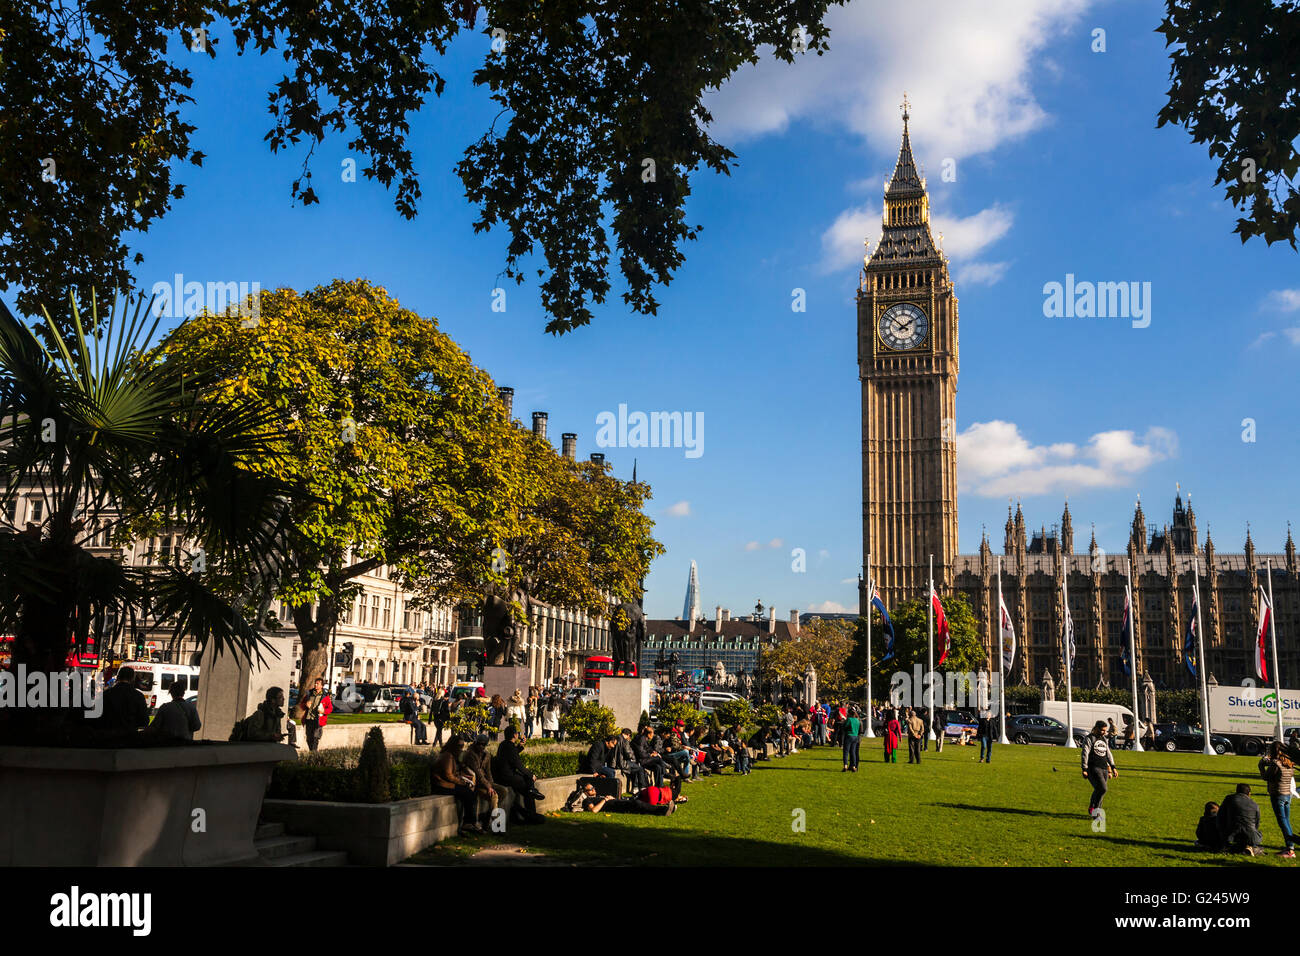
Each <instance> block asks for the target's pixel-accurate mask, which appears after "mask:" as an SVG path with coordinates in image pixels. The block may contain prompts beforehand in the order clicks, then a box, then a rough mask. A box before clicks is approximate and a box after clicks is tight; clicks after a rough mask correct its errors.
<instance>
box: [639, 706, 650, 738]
mask: <svg viewBox="0 0 1300 956" xmlns="http://www.w3.org/2000/svg"><path fill="white" fill-rule="evenodd" d="M649 726H650V715H649V714H648V713H647V712H646V711H644V710H643V711H641V716H640V717H638V718H637V722H636V732H637V733H638V734H639V733H641V731H643V730H645V729H646V728H647V727H649Z"/></svg>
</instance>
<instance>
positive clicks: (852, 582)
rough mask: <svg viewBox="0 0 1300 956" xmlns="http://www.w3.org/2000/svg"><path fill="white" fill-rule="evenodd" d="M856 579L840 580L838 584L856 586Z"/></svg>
mask: <svg viewBox="0 0 1300 956" xmlns="http://www.w3.org/2000/svg"><path fill="white" fill-rule="evenodd" d="M857 583H858V579H857V578H840V584H857Z"/></svg>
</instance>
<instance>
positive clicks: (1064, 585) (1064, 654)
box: [1061, 554, 1078, 748]
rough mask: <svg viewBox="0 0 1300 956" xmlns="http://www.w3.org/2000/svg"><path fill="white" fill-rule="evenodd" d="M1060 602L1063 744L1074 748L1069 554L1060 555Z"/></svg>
mask: <svg viewBox="0 0 1300 956" xmlns="http://www.w3.org/2000/svg"><path fill="white" fill-rule="evenodd" d="M1061 567H1062V573H1061V603H1062V604H1063V605H1064V606H1065V626H1064V627H1063V628H1062V631H1063V632H1064V633H1063V634H1062V635H1061V658H1062V660H1063V661H1064V663H1065V746H1067V747H1071V748H1075V747H1078V744H1076V743H1075V742H1074V679H1073V676H1072V675H1071V673H1070V672H1071V671H1072V670H1074V655H1073V654H1071V653H1070V644H1071V643H1073V641H1074V635H1073V634H1072V633H1071V632H1072V631H1073V630H1074V621H1073V620H1072V619H1071V617H1070V556H1069V555H1068V554H1063V555H1062V556H1061Z"/></svg>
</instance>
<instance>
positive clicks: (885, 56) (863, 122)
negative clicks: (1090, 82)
mask: <svg viewBox="0 0 1300 956" xmlns="http://www.w3.org/2000/svg"><path fill="white" fill-rule="evenodd" d="M1090 5H1092V0H985V2H983V3H978V4H974V3H971V4H962V3H952V2H951V0H912V2H910V3H906V4H885V5H882V4H875V3H851V4H847V5H846V6H843V7H833V8H831V9H830V11H828V13H827V15H826V23H827V25H828V26H829V28H830V31H831V35H830V47H831V48H830V51H829V52H828V53H826V54H825V55H824V56H815V55H808V56H803V57H797V58H796V62H795V63H794V64H792V65H787V64H783V63H780V62H778V61H776V60H773V59H771V58H766V59H764V60H762V61H761V62H760V63H758V64H756V65H754V66H747V67H744V68H742V69H741V70H740V71H739V72H738V73H737V74H736V75H735V76H734V77H732V78H731V80H729V81H728V82H727V83H726V84H724V85H723V87H722V88H721V89H720V90H718V91H717V92H716V93H715V94H713V95H711V96H710V97H709V99H708V101H707V104H706V105H707V106H708V107H709V109H710V110H711V111H712V113H713V116H714V125H713V127H712V128H711V131H712V132H713V134H714V135H715V136H717V137H718V138H719V139H721V140H722V141H723V142H725V143H727V144H728V145H733V144H734V143H735V142H739V141H741V140H743V139H745V138H747V137H754V136H762V135H764V134H768V133H780V132H783V131H784V130H786V129H787V128H788V127H789V126H790V124H791V123H794V122H798V121H800V120H802V119H810V120H813V121H815V122H819V123H823V124H827V125H834V126H838V127H846V128H847V129H848V130H850V131H851V132H853V133H856V134H858V135H860V136H862V137H864V138H865V139H866V140H867V142H868V143H869V144H870V145H871V146H872V148H873V150H874V151H875V152H876V153H877V154H879V155H885V154H886V153H891V152H892V151H894V150H897V148H898V135H899V132H900V129H899V127H900V125H901V122H900V118H899V110H898V104H899V102H900V100H901V99H902V94H903V91H904V90H906V91H907V94H908V98H909V100H910V101H911V103H912V117H913V127H912V128H913V130H914V132H915V133H916V137H915V138H914V140H913V145H914V147H915V148H917V149H919V150H920V152H919V153H918V155H917V158H918V159H920V160H923V161H927V164H928V165H929V166H930V167H931V168H933V169H938V168H939V167H940V164H941V162H942V160H943V159H944V158H949V157H951V158H953V159H961V158H963V157H966V156H972V155H976V154H978V153H983V152H987V151H988V150H991V149H993V148H995V147H996V146H998V145H999V144H1001V143H1002V142H1005V141H1007V140H1012V139H1015V138H1017V137H1020V136H1024V135H1025V134H1027V133H1029V132H1030V131H1032V130H1034V129H1036V128H1038V127H1039V126H1041V125H1043V123H1044V122H1045V121H1046V119H1047V116H1046V114H1045V113H1044V111H1043V109H1042V107H1040V106H1039V105H1038V102H1037V101H1036V100H1035V98H1034V95H1033V93H1032V91H1031V89H1030V73H1031V71H1032V69H1033V68H1034V66H1035V65H1037V64H1040V63H1041V62H1042V53H1043V51H1044V49H1045V47H1046V46H1047V45H1048V43H1050V42H1051V41H1052V40H1053V39H1055V38H1056V37H1057V36H1060V35H1062V34H1063V33H1065V32H1066V31H1067V30H1068V29H1070V28H1071V27H1073V26H1074V25H1075V24H1076V23H1077V22H1078V20H1079V16H1080V14H1082V12H1083V11H1084V10H1085V9H1087V8H1088V7H1089V6H1090ZM921 25H923V28H922V26H921ZM1076 39H1078V40H1079V42H1084V40H1085V39H1086V37H1084V36H1083V35H1080V36H1079V37H1076ZM936 51H941V52H938V53H937V52H936ZM890 158H891V160H892V158H893V157H892V155H891V156H890ZM959 166H960V164H959ZM891 168H892V163H891ZM960 175H961V173H960V168H959V171H958V176H959V177H960Z"/></svg>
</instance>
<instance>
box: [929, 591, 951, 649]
mask: <svg viewBox="0 0 1300 956" xmlns="http://www.w3.org/2000/svg"><path fill="white" fill-rule="evenodd" d="M930 606H931V607H932V608H933V609H934V629H935V632H936V633H937V634H938V635H939V640H940V641H941V642H942V645H943V652H942V653H941V654H940V655H939V663H940V664H942V663H943V662H944V661H945V660H946V659H947V658H948V646H949V639H948V618H946V617H945V616H944V613H943V605H942V604H941V603H940V602H939V595H938V594H937V593H935V590H934V585H930Z"/></svg>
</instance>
